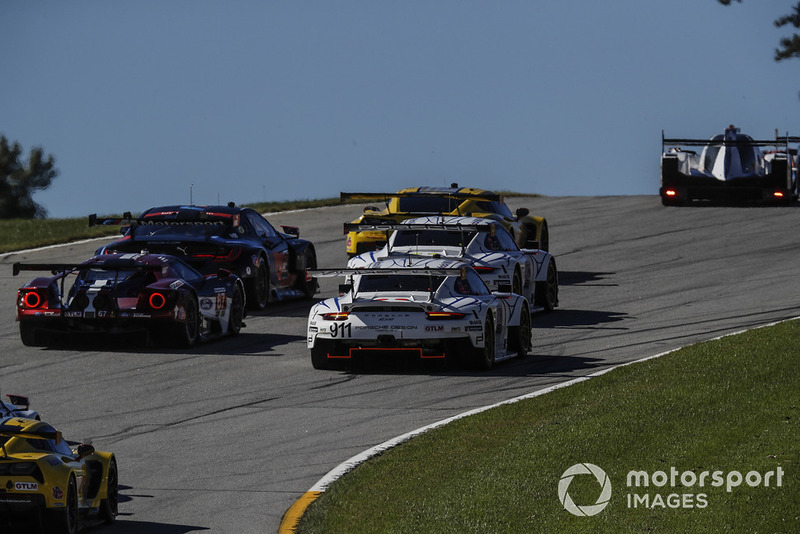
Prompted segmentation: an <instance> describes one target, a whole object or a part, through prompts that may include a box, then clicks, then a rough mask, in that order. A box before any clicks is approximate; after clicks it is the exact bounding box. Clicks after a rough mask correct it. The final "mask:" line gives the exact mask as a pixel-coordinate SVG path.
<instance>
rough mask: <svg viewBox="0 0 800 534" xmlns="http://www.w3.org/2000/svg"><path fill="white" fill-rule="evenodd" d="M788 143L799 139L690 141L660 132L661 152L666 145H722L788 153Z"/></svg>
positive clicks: (776, 135) (796, 141)
mask: <svg viewBox="0 0 800 534" xmlns="http://www.w3.org/2000/svg"><path fill="white" fill-rule="evenodd" d="M790 143H800V137H796V136H790V135H785V136H779V135H778V133H777V131H776V132H775V139H748V140H746V141H737V140H729V139H719V140H712V139H690V138H671V137H664V130H661V151H662V152H663V151H664V148H665V147H666V146H667V145H679V146H709V145H724V146H767V147H769V146H774V147H775V149H776V150H779V151H783V152H788V151H789V144H790Z"/></svg>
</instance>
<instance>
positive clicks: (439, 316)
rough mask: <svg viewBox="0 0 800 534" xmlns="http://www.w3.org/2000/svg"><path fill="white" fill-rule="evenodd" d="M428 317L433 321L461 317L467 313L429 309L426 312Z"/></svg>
mask: <svg viewBox="0 0 800 534" xmlns="http://www.w3.org/2000/svg"><path fill="white" fill-rule="evenodd" d="M425 315H427V317H428V319H430V320H432V321H440V320H447V319H461V318H462V317H464V315H465V314H463V313H459V312H446V311H429V312H425Z"/></svg>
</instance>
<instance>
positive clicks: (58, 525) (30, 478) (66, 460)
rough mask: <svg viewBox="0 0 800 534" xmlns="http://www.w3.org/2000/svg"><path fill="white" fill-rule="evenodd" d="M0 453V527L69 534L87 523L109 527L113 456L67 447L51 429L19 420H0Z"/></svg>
mask: <svg viewBox="0 0 800 534" xmlns="http://www.w3.org/2000/svg"><path fill="white" fill-rule="evenodd" d="M0 447H2V456H0V487H2V488H3V491H2V492H0V527H7V526H10V525H12V524H14V523H19V522H20V521H23V522H24V521H27V522H28V523H29V524H31V525H33V524H36V523H39V524H40V525H41V524H43V526H44V527H45V529H44V532H48V533H61V532H63V533H69V534H74V533H76V532H78V531H79V529H80V527H81V523H83V522H85V520H87V519H89V518H95V517H96V518H99V519H102V520H103V521H105V522H106V523H113V522H114V520H115V518H116V516H117V508H118V502H119V493H118V487H119V486H118V484H119V481H118V473H117V460H116V458H115V457H114V454H112V453H110V452H100V451H97V450H95V448H94V447H93V446H92V445H89V444H78V443H70V442H67V441H65V440H64V438H63V437H62V435H61V432H59V431H58V430H56V429H55V428H53V427H52V426H51V425H50V424H48V423H45V422H43V421H35V420H33V419H25V418H21V417H4V418H2V419H0ZM0 530H2V531H3V532H5V529H3V528H0ZM15 531H16V530H15Z"/></svg>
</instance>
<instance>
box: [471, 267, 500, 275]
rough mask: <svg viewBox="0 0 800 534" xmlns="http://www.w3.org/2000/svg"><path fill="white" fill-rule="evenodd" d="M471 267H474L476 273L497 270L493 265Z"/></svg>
mask: <svg viewBox="0 0 800 534" xmlns="http://www.w3.org/2000/svg"><path fill="white" fill-rule="evenodd" d="M473 268H474V269H475V270H476V271H478V273H479V274H483V273H491V272H494V271H496V270H497V269H495V268H494V267H482V266H473Z"/></svg>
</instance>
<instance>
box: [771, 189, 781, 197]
mask: <svg viewBox="0 0 800 534" xmlns="http://www.w3.org/2000/svg"><path fill="white" fill-rule="evenodd" d="M772 196H773V197H775V198H783V191H775V192H774V193H772Z"/></svg>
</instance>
